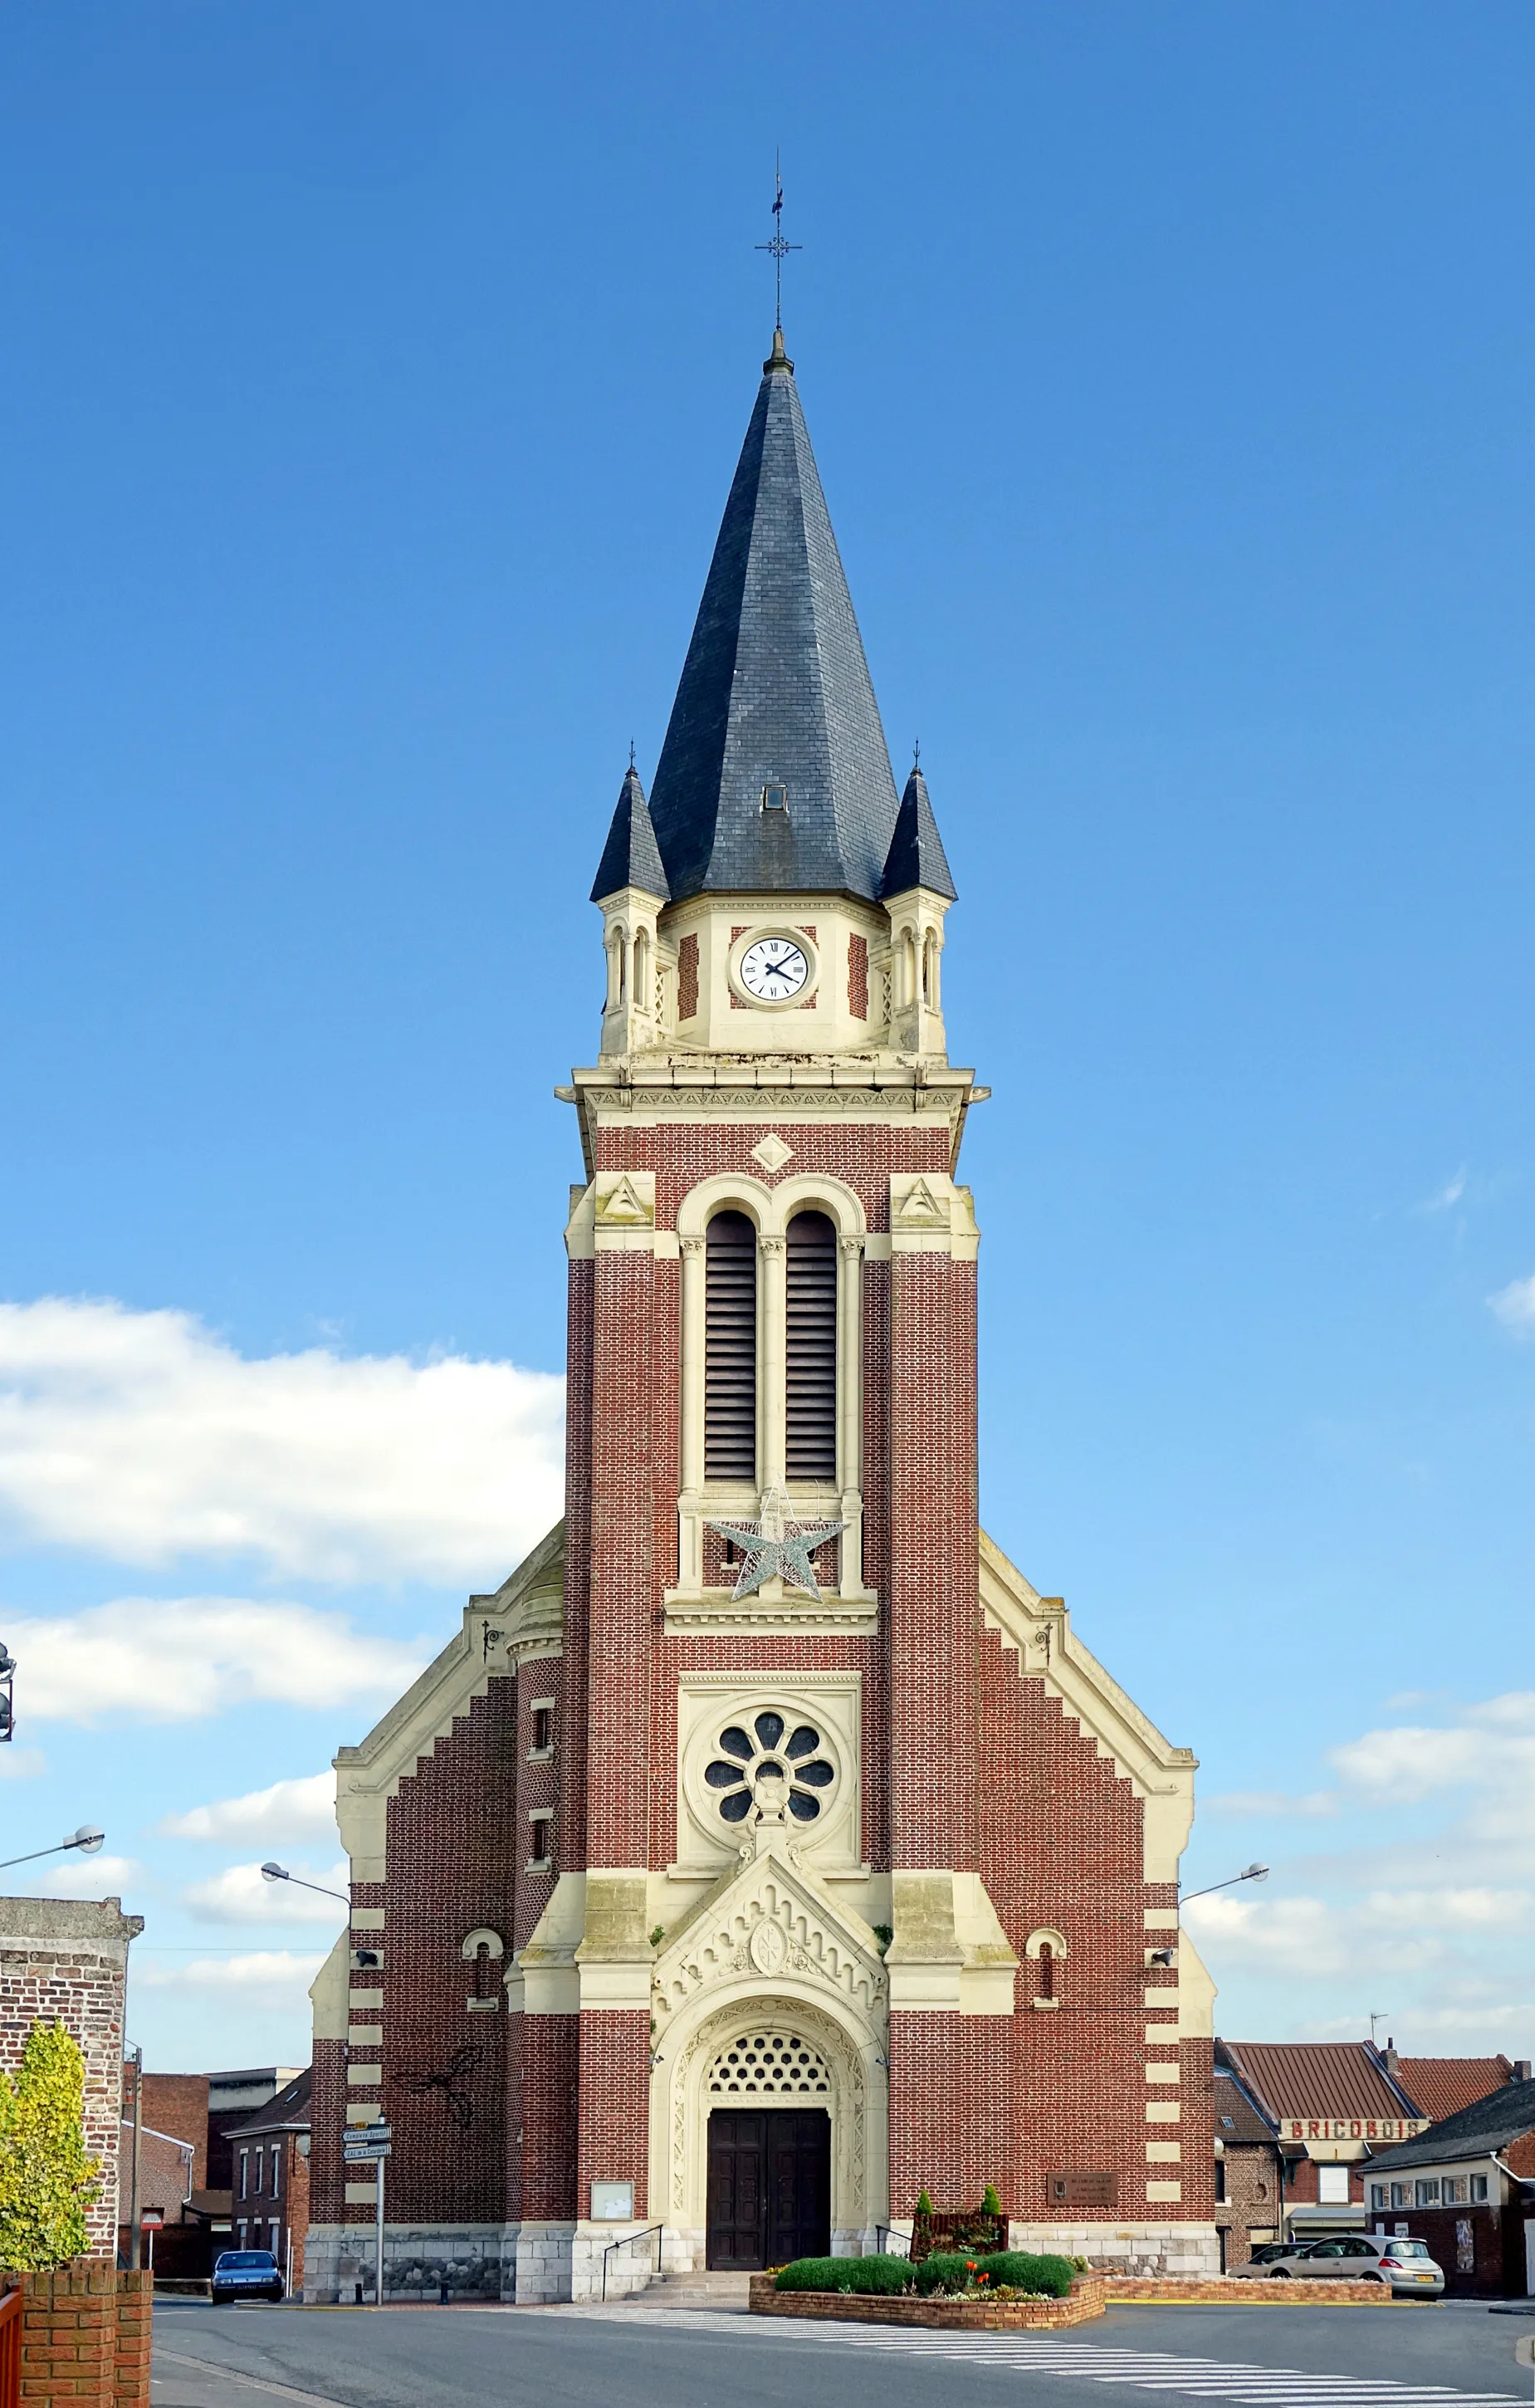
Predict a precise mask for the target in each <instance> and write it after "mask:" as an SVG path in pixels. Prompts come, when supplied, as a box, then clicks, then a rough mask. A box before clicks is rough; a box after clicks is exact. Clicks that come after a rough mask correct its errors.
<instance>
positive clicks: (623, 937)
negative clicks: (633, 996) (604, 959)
mask: <svg viewBox="0 0 1535 2408" xmlns="http://www.w3.org/2000/svg"><path fill="white" fill-rule="evenodd" d="M628 993H629V939H628V934H627V932H626V930H624V929H623V928H621V929H620V930H619V932H618V999H619V1002H620V1004H623V1003H624V1002H626V1001H627V999H628Z"/></svg>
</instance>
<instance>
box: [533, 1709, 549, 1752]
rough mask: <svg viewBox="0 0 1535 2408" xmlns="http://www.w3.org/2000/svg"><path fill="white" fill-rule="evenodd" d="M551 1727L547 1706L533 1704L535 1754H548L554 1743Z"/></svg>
mask: <svg viewBox="0 0 1535 2408" xmlns="http://www.w3.org/2000/svg"><path fill="white" fill-rule="evenodd" d="M553 1728H554V1725H553V1718H552V1714H551V1712H550V1709H549V1708H548V1706H535V1707H534V1709H533V1752H534V1754H535V1755H536V1756H547V1755H548V1754H549V1751H550V1749H551V1748H552V1746H553V1744H554V1741H553V1736H552V1734H553Z"/></svg>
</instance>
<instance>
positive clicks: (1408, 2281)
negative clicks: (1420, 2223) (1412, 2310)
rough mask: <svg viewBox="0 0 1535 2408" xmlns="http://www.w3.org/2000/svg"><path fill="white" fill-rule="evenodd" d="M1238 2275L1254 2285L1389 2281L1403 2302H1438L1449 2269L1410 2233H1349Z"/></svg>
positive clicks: (1301, 2246) (1310, 2244)
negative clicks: (1265, 2280)
mask: <svg viewBox="0 0 1535 2408" xmlns="http://www.w3.org/2000/svg"><path fill="white" fill-rule="evenodd" d="M1238 2272H1241V2273H1242V2274H1246V2275H1248V2276H1250V2277H1251V2278H1253V2279H1254V2280H1255V2281H1262V2280H1264V2279H1265V2278H1267V2279H1268V2280H1270V2281H1278V2282H1323V2283H1325V2282H1327V2281H1333V2282H1345V2283H1388V2284H1389V2285H1390V2286H1391V2288H1392V2290H1393V2291H1394V2292H1395V2293H1396V2295H1397V2297H1398V2298H1399V2299H1408V2300H1438V2299H1442V2297H1443V2293H1444V2270H1443V2268H1442V2266H1440V2265H1438V2264H1437V2263H1436V2262H1435V2260H1434V2259H1433V2258H1432V2257H1429V2255H1428V2245H1427V2242H1424V2241H1410V2240H1409V2239H1408V2238H1407V2236H1406V2234H1405V2233H1395V2234H1389V2233H1384V2232H1371V2233H1363V2232H1350V2233H1347V2234H1342V2235H1339V2234H1334V2236H1333V2237H1332V2239H1331V2240H1328V2241H1312V2242H1298V2243H1296V2245H1295V2247H1294V2248H1293V2249H1290V2250H1288V2251H1286V2253H1285V2254H1284V2257H1271V2258H1270V2261H1269V2263H1268V2264H1267V2265H1266V2266H1242V2267H1241V2268H1239V2269H1238Z"/></svg>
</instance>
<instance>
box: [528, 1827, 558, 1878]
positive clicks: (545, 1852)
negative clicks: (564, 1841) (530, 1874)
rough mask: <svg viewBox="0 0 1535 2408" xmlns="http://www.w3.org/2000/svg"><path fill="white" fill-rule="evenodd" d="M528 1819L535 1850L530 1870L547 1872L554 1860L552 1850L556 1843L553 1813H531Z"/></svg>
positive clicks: (530, 1862)
mask: <svg viewBox="0 0 1535 2408" xmlns="http://www.w3.org/2000/svg"><path fill="white" fill-rule="evenodd" d="M527 1819H528V1828H529V1830H530V1833H531V1845H532V1850H533V1854H532V1856H531V1857H530V1859H529V1870H530V1871H539V1872H546V1871H548V1869H549V1867H550V1865H551V1864H552V1862H553V1857H552V1853H551V1851H552V1847H553V1844H554V1817H553V1815H552V1814H530V1815H529V1816H528V1818H527Z"/></svg>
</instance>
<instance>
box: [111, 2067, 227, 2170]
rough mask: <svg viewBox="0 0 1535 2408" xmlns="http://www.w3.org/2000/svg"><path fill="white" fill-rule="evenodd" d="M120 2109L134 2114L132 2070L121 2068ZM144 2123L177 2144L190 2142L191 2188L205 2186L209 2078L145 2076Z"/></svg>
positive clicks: (177, 2075) (152, 2074)
mask: <svg viewBox="0 0 1535 2408" xmlns="http://www.w3.org/2000/svg"><path fill="white" fill-rule="evenodd" d="M122 2071H123V2091H122V2107H123V2113H124V2114H132V2113H133V2076H132V2069H131V2067H129V2066H126V2065H125V2066H124V2067H123V2069H122ZM144 2121H145V2123H146V2124H152V2125H153V2127H154V2128H155V2130H156V2131H157V2132H174V2134H175V2135H176V2138H177V2139H178V2140H179V2141H190V2142H191V2143H192V2144H193V2147H194V2151H195V2153H196V2154H195V2155H194V2158H193V2161H192V2187H193V2189H194V2190H204V2189H206V2188H207V2186H208V2076H207V2074H206V2073H146V2074H145V2076H144Z"/></svg>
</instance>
